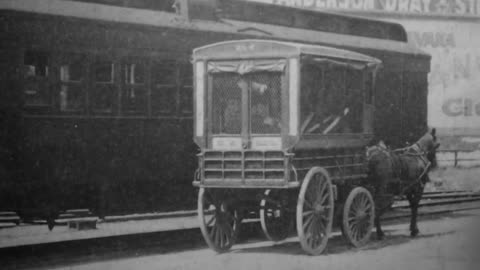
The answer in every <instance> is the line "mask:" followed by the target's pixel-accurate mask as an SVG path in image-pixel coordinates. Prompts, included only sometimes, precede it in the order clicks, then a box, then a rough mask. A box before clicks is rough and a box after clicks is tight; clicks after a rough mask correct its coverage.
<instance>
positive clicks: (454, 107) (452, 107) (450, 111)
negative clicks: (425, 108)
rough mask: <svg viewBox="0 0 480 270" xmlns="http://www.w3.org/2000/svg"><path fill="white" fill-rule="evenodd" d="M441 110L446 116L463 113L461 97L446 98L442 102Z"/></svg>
mask: <svg viewBox="0 0 480 270" xmlns="http://www.w3.org/2000/svg"><path fill="white" fill-rule="evenodd" d="M442 111H443V113H445V114H446V115H447V116H450V117H456V116H460V115H462V114H463V108H462V99H461V98H452V99H448V100H447V101H445V103H443V106H442Z"/></svg>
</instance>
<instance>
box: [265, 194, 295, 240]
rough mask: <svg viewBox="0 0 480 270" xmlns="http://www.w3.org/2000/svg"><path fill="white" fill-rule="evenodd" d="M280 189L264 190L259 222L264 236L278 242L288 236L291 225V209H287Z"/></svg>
mask: <svg viewBox="0 0 480 270" xmlns="http://www.w3.org/2000/svg"><path fill="white" fill-rule="evenodd" d="M281 192H282V191H279V190H270V189H269V190H266V191H265V197H264V198H263V199H262V201H261V202H260V223H261V225H262V230H263V233H264V234H265V236H266V237H267V238H268V240H270V241H274V242H278V241H281V240H284V239H285V238H287V237H288V234H289V232H290V230H291V229H292V226H293V222H294V219H293V215H292V212H293V211H290V212H289V211H288V210H287V208H286V207H287V206H286V205H285V202H284V200H282V199H283V198H282V194H281Z"/></svg>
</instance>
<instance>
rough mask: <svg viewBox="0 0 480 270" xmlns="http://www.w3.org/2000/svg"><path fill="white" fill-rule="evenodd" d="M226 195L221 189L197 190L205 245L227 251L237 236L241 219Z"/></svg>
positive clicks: (219, 250) (199, 216)
mask: <svg viewBox="0 0 480 270" xmlns="http://www.w3.org/2000/svg"><path fill="white" fill-rule="evenodd" d="M227 201H228V200H227V196H224V194H221V191H215V192H214V191H209V190H206V189H204V188H200V190H199V192H198V218H199V220H200V229H201V231H202V235H203V238H204V239H205V242H207V245H208V246H209V247H210V248H211V249H213V250H215V251H217V252H225V251H228V250H229V249H230V248H231V247H232V245H233V244H234V243H235V241H236V238H237V236H238V232H239V228H240V223H241V220H240V219H239V217H238V213H237V211H236V210H235V209H233V207H232V205H229V204H228V203H227Z"/></svg>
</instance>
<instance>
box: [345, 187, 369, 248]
mask: <svg viewBox="0 0 480 270" xmlns="http://www.w3.org/2000/svg"><path fill="white" fill-rule="evenodd" d="M374 218H375V204H374V201H373V198H372V195H371V194H370V192H369V191H368V190H367V189H365V188H363V187H356V188H354V189H353V190H352V191H351V192H350V194H349V195H348V197H347V200H346V201H345V206H344V208H343V217H342V220H343V221H342V232H343V235H344V236H345V238H347V240H348V241H349V242H350V243H351V244H352V245H353V246H355V247H361V246H363V245H365V244H366V243H367V242H368V240H369V239H370V235H371V234H372V228H373V221H374Z"/></svg>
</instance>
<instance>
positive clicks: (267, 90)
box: [246, 72, 282, 134]
mask: <svg viewBox="0 0 480 270" xmlns="http://www.w3.org/2000/svg"><path fill="white" fill-rule="evenodd" d="M246 77H247V78H248V81H250V87H249V88H250V114H251V115H250V129H251V131H252V133H253V134H277V133H280V130H281V116H282V113H281V101H282V99H281V92H282V91H281V73H280V72H258V73H253V74H251V75H248V76H246Z"/></svg>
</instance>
